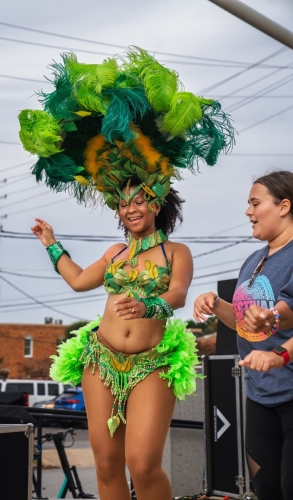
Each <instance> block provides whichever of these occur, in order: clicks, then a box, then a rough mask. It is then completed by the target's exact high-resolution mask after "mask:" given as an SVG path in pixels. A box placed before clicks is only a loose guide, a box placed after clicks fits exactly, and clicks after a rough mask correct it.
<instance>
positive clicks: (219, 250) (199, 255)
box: [192, 236, 251, 259]
mask: <svg viewBox="0 0 293 500" xmlns="http://www.w3.org/2000/svg"><path fill="white" fill-rule="evenodd" d="M250 238H251V236H249V237H248V238H246V239H243V240H240V241H236V242H235V243H230V244H229V245H225V246H224V247H221V248H215V249H214V250H210V251H208V252H204V253H200V254H197V255H193V256H192V258H193V259H198V258H199V257H203V256H205V255H210V254H211V253H215V252H221V250H226V248H230V247H234V246H235V245H239V244H240V243H247V242H248V240H249V239H250Z"/></svg>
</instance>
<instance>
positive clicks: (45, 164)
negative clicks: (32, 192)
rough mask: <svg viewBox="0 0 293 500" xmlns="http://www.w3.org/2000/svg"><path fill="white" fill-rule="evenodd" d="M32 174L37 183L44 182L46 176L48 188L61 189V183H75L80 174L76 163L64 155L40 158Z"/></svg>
mask: <svg viewBox="0 0 293 500" xmlns="http://www.w3.org/2000/svg"><path fill="white" fill-rule="evenodd" d="M32 173H33V174H35V176H36V179H37V181H40V180H42V178H43V175H45V183H46V185H47V186H49V187H51V188H53V189H57V190H58V191H59V190H61V191H63V190H64V191H65V190H66V189H59V183H66V182H75V180H74V175H76V174H78V166H77V165H76V163H75V162H74V161H73V160H72V159H71V158H69V157H68V156H66V155H65V154H63V153H58V154H55V155H52V156H50V158H39V160H38V161H37V163H36V164H35V165H34V167H33V170H32Z"/></svg>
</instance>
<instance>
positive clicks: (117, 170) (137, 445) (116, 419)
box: [19, 48, 233, 500]
mask: <svg viewBox="0 0 293 500" xmlns="http://www.w3.org/2000/svg"><path fill="white" fill-rule="evenodd" d="M118 61H119V59H118V58H113V59H109V60H107V61H105V62H104V63H103V64H100V65H88V64H80V63H78V62H77V60H76V57H75V56H74V55H73V54H64V55H63V64H57V63H54V64H53V65H52V67H53V72H54V76H55V78H54V85H55V91H54V92H52V93H51V94H43V93H42V94H41V96H40V99H41V101H42V103H43V104H44V111H36V110H35V111H34V110H24V111H22V112H21V113H20V116H19V119H20V123H21V131H20V138H21V140H22V142H23V144H24V147H25V148H26V149H27V150H28V151H30V152H31V153H36V154H38V155H39V156H40V158H39V160H38V161H37V163H36V164H35V165H34V167H33V173H34V174H35V175H36V179H37V181H39V180H41V179H42V178H43V177H44V178H45V182H46V184H47V185H48V186H49V187H50V188H52V189H53V190H55V191H69V192H70V193H71V194H73V196H75V197H76V198H77V200H78V201H80V202H83V201H84V202H86V203H89V202H93V203H95V201H96V200H97V198H100V199H101V201H102V203H103V204H105V205H107V206H108V207H109V208H111V209H113V210H114V211H115V212H116V215H117V217H118V218H119V227H120V228H123V229H124V233H125V235H126V237H127V245H125V244H122V243H117V244H115V245H113V246H111V247H110V248H109V249H108V250H107V251H106V252H105V254H104V255H103V256H102V257H101V258H100V259H99V260H98V261H97V262H95V263H94V264H92V265H91V266H89V267H88V268H86V269H85V270H82V269H81V268H80V267H79V266H78V265H77V264H75V262H73V261H72V260H71V258H70V255H69V253H68V252H67V251H66V250H65V249H64V248H63V246H62V244H61V243H60V242H58V241H56V239H55V236H54V232H53V229H52V228H51V226H50V225H49V224H48V223H47V222H46V221H44V220H41V219H36V224H35V225H34V227H33V228H32V231H33V233H34V234H35V235H36V236H37V237H38V238H39V239H40V240H41V242H42V243H43V244H44V246H45V247H46V248H47V251H48V254H49V256H50V258H51V260H52V263H53V265H54V268H55V270H56V271H57V272H58V273H60V274H61V276H62V277H63V278H64V279H65V281H66V282H67V283H68V284H69V285H70V286H71V287H72V288H73V289H74V290H75V291H85V290H91V289H94V288H97V287H99V286H102V285H104V288H105V290H106V292H107V293H108V294H109V295H108V299H107V303H106V307H105V311H104V313H103V317H102V318H100V317H99V318H98V320H96V321H93V322H91V323H89V324H88V325H86V326H85V327H82V328H81V329H80V330H78V331H77V332H73V333H75V334H76V336H75V337H73V338H71V339H70V340H68V341H67V342H65V343H63V344H62V345H61V346H59V348H58V351H59V352H58V356H53V358H54V362H53V365H52V368H51V376H52V378H53V379H55V380H59V381H63V382H65V381H66V382H72V383H74V384H76V383H78V382H80V380H81V379H82V387H83V392H84V397H85V404H86V410H87V416H88V423H89V435H90V442H91V446H92V449H93V452H94V458H95V462H96V470H97V479H98V489H99V495H100V498H101V500H110V499H111V500H112V499H113V498H117V499H118V498H119V499H121V500H129V499H130V493H129V488H128V485H127V481H126V476H125V463H127V466H128V468H129V470H130V473H131V477H132V479H133V482H134V486H135V490H136V495H137V498H138V499H139V500H147V499H148V500H150V499H151V500H155V499H160V500H171V497H172V493H171V486H170V483H169V480H168V478H167V476H166V474H165V472H164V471H163V470H162V468H161V461H162V454H163V449H164V443H165V439H166V436H167V432H168V428H169V425H170V421H171V418H172V413H173V409H174V404H175V398H176V397H177V398H179V399H184V398H185V396H186V395H187V394H191V393H193V392H194V391H195V388H196V386H195V378H196V375H195V371H194V365H195V364H196V363H198V359H197V355H196V348H195V343H194V337H193V335H192V334H191V333H189V332H187V331H186V330H185V326H186V324H185V323H184V322H182V321H181V320H180V319H177V318H173V319H171V318H172V316H173V310H175V309H178V308H180V307H182V306H183V305H184V303H185V297H186V294H187V290H188V287H189V285H190V282H191V279H192V271H193V264H192V258H191V254H190V251H189V249H188V248H187V247H186V246H185V245H184V244H182V243H174V242H171V241H169V240H168V235H169V234H171V233H172V232H173V230H174V228H175V224H176V222H177V221H181V220H182V214H181V204H182V200H181V198H180V197H179V195H178V193H177V192H176V191H175V190H174V189H173V188H172V187H171V181H172V179H180V178H181V174H180V170H181V171H182V169H183V168H189V169H191V170H192V169H193V164H194V162H195V161H197V160H199V159H203V160H205V161H206V162H207V163H208V164H209V165H213V164H214V163H215V162H216V160H217V157H218V154H219V152H220V151H227V150H228V149H229V148H230V146H231V145H232V143H233V128H232V127H231V125H230V123H229V120H228V118H227V117H226V116H225V114H224V113H223V112H222V111H221V108H220V105H219V103H217V102H216V101H213V100H210V99H203V98H199V97H196V96H194V95H193V94H192V93H189V92H183V91H179V90H178V89H179V88H180V85H181V84H180V82H179V80H178V75H177V74H176V73H175V72H174V71H171V70H168V69H167V68H165V67H163V66H161V65H160V64H159V63H158V62H157V61H156V60H155V59H154V58H153V57H151V56H150V55H149V54H148V53H147V52H145V51H143V50H141V49H138V48H132V49H129V51H128V52H127V55H126V57H125V58H124V59H121V60H120V66H119V64H118ZM99 194H100V195H99ZM98 195H99V196H98ZM125 424H126V425H125Z"/></svg>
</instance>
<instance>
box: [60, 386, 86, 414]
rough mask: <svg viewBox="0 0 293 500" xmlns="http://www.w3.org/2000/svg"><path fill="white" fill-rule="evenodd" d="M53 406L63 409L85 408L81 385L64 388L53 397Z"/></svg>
mask: <svg viewBox="0 0 293 500" xmlns="http://www.w3.org/2000/svg"><path fill="white" fill-rule="evenodd" d="M55 408H56V409H63V410H85V404H84V400H83V394H82V389H81V387H71V388H68V389H66V390H65V391H64V392H63V394H60V396H58V397H57V398H56V399H55Z"/></svg>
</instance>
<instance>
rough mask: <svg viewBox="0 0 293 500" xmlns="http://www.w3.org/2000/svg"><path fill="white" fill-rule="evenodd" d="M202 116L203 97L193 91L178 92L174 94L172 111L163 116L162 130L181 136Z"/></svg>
mask: <svg viewBox="0 0 293 500" xmlns="http://www.w3.org/2000/svg"><path fill="white" fill-rule="evenodd" d="M211 102H212V101H211ZM201 117H202V109H201V98H200V97H197V96H195V95H194V94H192V93H191V92H177V93H176V94H175V95H174V96H173V99H172V104H171V109H170V111H169V112H168V113H166V114H165V116H164V117H163V120H162V123H161V125H160V130H161V132H168V133H169V134H170V135H171V136H181V135H184V133H185V132H186V130H188V129H189V128H190V127H191V126H192V125H193V124H194V122H198V121H199V120H200V119H201Z"/></svg>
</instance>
